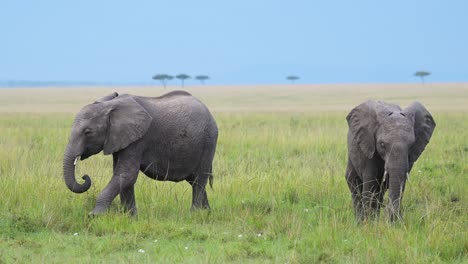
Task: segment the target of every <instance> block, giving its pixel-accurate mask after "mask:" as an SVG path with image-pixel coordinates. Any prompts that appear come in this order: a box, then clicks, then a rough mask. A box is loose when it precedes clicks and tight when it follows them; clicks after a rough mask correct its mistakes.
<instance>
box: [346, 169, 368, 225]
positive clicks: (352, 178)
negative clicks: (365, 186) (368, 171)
mask: <svg viewBox="0 0 468 264" xmlns="http://www.w3.org/2000/svg"><path fill="white" fill-rule="evenodd" d="M346 182H347V183H348V187H349V190H350V191H351V197H352V199H353V207H354V215H355V217H356V220H357V221H358V222H362V221H363V220H364V213H363V205H362V195H361V193H362V181H361V179H360V178H359V176H358V174H357V172H356V171H355V170H354V168H353V165H352V164H351V161H349V160H348V166H347V168H346Z"/></svg>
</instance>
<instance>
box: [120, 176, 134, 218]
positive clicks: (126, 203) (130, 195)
mask: <svg viewBox="0 0 468 264" xmlns="http://www.w3.org/2000/svg"><path fill="white" fill-rule="evenodd" d="M120 203H121V205H122V207H123V208H124V210H125V211H126V212H128V213H129V214H130V215H131V216H136V215H137V208H136V203H135V191H134V184H131V185H130V186H128V187H127V188H124V189H122V191H121V192H120Z"/></svg>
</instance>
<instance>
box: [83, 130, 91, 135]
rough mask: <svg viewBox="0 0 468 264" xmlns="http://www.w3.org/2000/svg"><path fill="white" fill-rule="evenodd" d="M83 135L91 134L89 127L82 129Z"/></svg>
mask: <svg viewBox="0 0 468 264" xmlns="http://www.w3.org/2000/svg"><path fill="white" fill-rule="evenodd" d="M84 135H85V136H90V135H91V129H89V128H87V129H85V130H84Z"/></svg>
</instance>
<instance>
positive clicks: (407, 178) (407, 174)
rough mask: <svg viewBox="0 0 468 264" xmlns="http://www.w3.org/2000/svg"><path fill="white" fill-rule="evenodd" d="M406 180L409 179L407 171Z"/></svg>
mask: <svg viewBox="0 0 468 264" xmlns="http://www.w3.org/2000/svg"><path fill="white" fill-rule="evenodd" d="M406 180H407V181H409V173H408V172H407V173H406Z"/></svg>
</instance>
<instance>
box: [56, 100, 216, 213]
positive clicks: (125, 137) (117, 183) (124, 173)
mask: <svg viewBox="0 0 468 264" xmlns="http://www.w3.org/2000/svg"><path fill="white" fill-rule="evenodd" d="M217 139H218V128H217V126H216V122H215V120H214V119H213V116H212V115H211V114H210V112H209V111H208V109H207V108H206V106H205V105H204V104H203V103H201V102H200V101H199V100H198V99H196V98H195V97H193V96H192V95H191V94H189V93H187V92H184V91H174V92H170V93H167V94H165V95H163V96H160V97H141V96H134V95H128V94H125V95H118V94H117V93H113V94H111V95H108V96H106V97H103V98H101V99H100V100H98V101H96V102H94V103H93V104H90V105H87V106H85V107H83V108H82V109H81V111H80V112H79V113H78V114H77V115H76V118H75V121H74V123H73V126H72V130H71V135H70V139H69V143H68V146H67V148H66V151H65V154H64V159H63V175H64V178H65V183H66V185H67V187H68V188H69V189H70V190H71V191H72V192H75V193H83V192H86V191H87V190H88V189H89V188H90V186H91V179H90V178H89V176H88V175H84V176H83V177H82V178H83V179H84V183H82V184H79V183H77V181H76V180H75V165H76V161H77V160H78V158H81V160H84V159H86V158H88V157H89V156H91V155H94V154H97V153H99V152H101V151H102V150H103V151H104V155H109V154H112V157H113V176H112V179H111V181H110V182H109V184H108V185H107V186H106V187H105V188H104V190H103V191H102V192H101V193H100V195H99V197H98V199H97V203H96V207H95V208H94V209H93V210H92V211H91V212H90V215H96V214H100V213H103V212H105V211H106V210H107V208H108V207H109V205H110V204H111V202H112V201H113V200H114V198H115V197H116V196H117V195H118V194H119V195H120V200H121V203H122V206H123V208H124V209H125V210H127V211H128V212H129V213H130V214H131V215H135V214H136V213H137V209H136V205H135V194H134V184H135V182H136V180H137V176H138V173H139V171H141V172H143V173H144V174H145V175H146V176H148V177H150V178H152V179H155V180H160V181H173V182H179V181H183V180H185V181H187V182H189V183H190V184H191V186H192V209H195V208H206V209H209V207H210V206H209V204H208V198H207V195H206V190H205V187H206V183H207V181H208V180H209V183H210V185H211V184H212V179H213V178H212V174H211V172H212V162H213V158H214V155H215V150H216V143H217Z"/></svg>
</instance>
